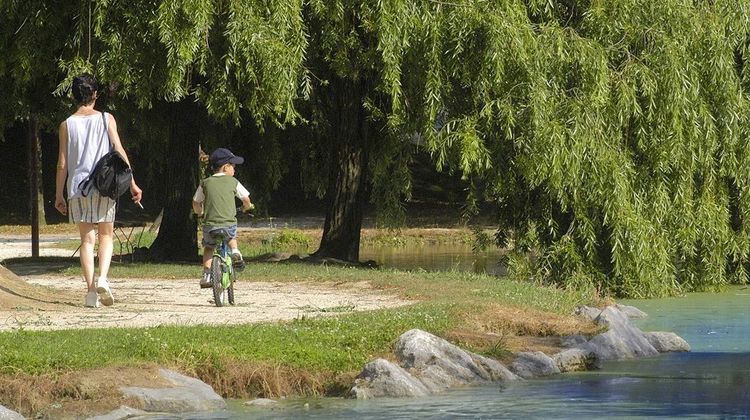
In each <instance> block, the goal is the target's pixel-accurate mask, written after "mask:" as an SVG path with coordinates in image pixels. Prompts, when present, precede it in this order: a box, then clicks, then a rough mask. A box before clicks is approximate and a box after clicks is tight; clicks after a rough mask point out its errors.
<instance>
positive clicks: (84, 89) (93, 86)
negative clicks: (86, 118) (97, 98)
mask: <svg viewBox="0 0 750 420" xmlns="http://www.w3.org/2000/svg"><path fill="white" fill-rule="evenodd" d="M72 90H73V98H74V99H75V100H76V103H78V104H79V105H80V104H88V103H90V102H91V101H92V100H94V92H96V91H97V90H99V84H98V83H97V82H96V79H95V78H94V76H92V75H90V74H82V75H80V76H76V77H75V78H74V79H73V88H72Z"/></svg>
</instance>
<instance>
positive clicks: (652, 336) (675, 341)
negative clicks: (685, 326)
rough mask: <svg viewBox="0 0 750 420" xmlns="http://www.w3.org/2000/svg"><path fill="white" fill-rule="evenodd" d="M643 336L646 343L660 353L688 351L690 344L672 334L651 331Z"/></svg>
mask: <svg viewBox="0 0 750 420" xmlns="http://www.w3.org/2000/svg"><path fill="white" fill-rule="evenodd" d="M645 335H646V339H647V340H648V342H649V343H651V345H652V346H654V348H655V349H656V350H657V351H658V352H660V353H664V352H681V351H690V344H688V342H687V341H685V340H683V339H682V337H680V336H678V335H677V334H675V333H673V332H664V331H651V332H647V333H645Z"/></svg>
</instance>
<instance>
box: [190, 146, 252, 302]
mask: <svg viewBox="0 0 750 420" xmlns="http://www.w3.org/2000/svg"><path fill="white" fill-rule="evenodd" d="M208 161H209V164H210V165H211V170H212V171H213V175H211V176H209V177H208V178H206V179H204V180H202V181H201V183H200V185H198V189H197V190H196V191H195V195H193V211H194V212H195V214H197V215H198V216H201V215H203V216H204V219H203V242H202V243H203V277H202V278H201V280H200V286H201V288H209V287H211V275H210V269H211V257H212V256H213V251H214V248H215V247H216V246H217V243H216V242H215V240H214V239H213V238H212V237H211V235H210V234H209V232H211V231H212V230H214V229H219V228H225V229H227V230H228V231H229V234H230V236H231V238H230V239H229V241H228V244H229V248H230V249H231V252H232V261H233V262H234V263H233V265H234V266H235V268H237V269H238V270H242V269H243V268H244V267H245V262H244V261H243V259H242V254H241V253H240V250H239V249H238V248H237V208H236V207H235V204H234V198H235V197H237V198H239V199H240V200H241V201H242V211H248V210H250V209H252V208H253V207H254V206H253V204H252V203H251V202H250V193H249V192H248V191H247V189H246V188H245V187H243V186H242V184H240V182H239V181H237V179H236V178H235V177H234V169H235V168H234V167H235V165H240V164H242V163H243V162H244V161H245V159H244V158H242V157H240V156H235V155H234V154H233V153H232V152H231V151H229V150H228V149H224V148H218V149H216V150H214V151H213V152H212V153H211V156H210V157H209V160H208Z"/></svg>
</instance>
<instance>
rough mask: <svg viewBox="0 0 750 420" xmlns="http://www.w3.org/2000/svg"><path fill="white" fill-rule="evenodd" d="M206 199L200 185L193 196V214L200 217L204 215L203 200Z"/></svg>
mask: <svg viewBox="0 0 750 420" xmlns="http://www.w3.org/2000/svg"><path fill="white" fill-rule="evenodd" d="M205 199H206V196H205V195H203V185H198V189H196V190H195V194H193V212H194V213H195V214H197V215H198V216H202V215H203V200H205Z"/></svg>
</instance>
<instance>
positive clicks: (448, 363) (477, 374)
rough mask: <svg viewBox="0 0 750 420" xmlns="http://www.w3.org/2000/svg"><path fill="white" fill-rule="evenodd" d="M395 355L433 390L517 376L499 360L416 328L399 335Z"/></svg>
mask: <svg viewBox="0 0 750 420" xmlns="http://www.w3.org/2000/svg"><path fill="white" fill-rule="evenodd" d="M395 354H396V358H397V359H398V360H399V363H400V364H401V366H402V367H403V368H404V369H407V370H408V371H410V372H411V373H412V375H414V376H416V377H417V378H419V379H420V380H421V381H422V383H424V384H425V386H427V388H428V389H429V390H430V391H431V392H440V391H442V390H445V389H447V388H451V387H454V386H462V385H468V384H479V383H486V382H491V381H498V380H511V379H516V375H514V374H513V373H511V372H510V371H508V369H506V368H505V367H504V366H503V365H501V364H500V363H499V362H497V363H490V362H489V359H487V358H485V357H481V356H479V355H476V354H473V353H470V352H468V351H465V350H463V349H461V348H459V347H457V346H455V345H453V344H451V343H449V342H447V341H446V340H443V339H442V338H439V337H436V336H434V335H432V334H430V333H427V332H425V331H421V330H417V329H413V330H409V331H407V332H405V333H404V334H402V335H401V337H399V339H398V342H397V343H396V350H395Z"/></svg>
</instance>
